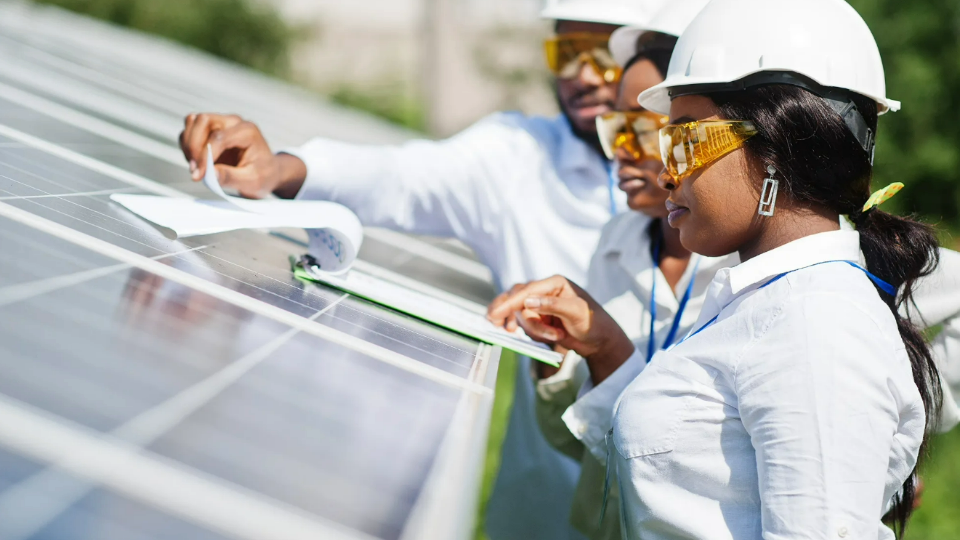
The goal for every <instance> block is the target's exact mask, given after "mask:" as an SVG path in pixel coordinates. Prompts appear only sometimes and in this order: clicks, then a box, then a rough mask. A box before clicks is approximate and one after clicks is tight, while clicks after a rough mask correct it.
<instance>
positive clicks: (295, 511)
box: [0, 2, 498, 539]
mask: <svg viewBox="0 0 960 540" xmlns="http://www.w3.org/2000/svg"><path fill="white" fill-rule="evenodd" d="M200 109H208V110H235V111H243V112H245V114H249V115H250V116H252V117H254V118H258V119H259V118H262V119H264V124H265V128H266V130H267V132H268V133H269V134H270V135H271V136H272V137H274V139H275V140H278V141H281V142H285V143H291V142H296V141H299V140H302V139H303V138H305V137H307V136H308V135H309V134H312V133H314V132H317V133H323V132H324V131H325V130H331V131H336V133H330V134H332V135H336V136H339V137H341V138H347V139H351V138H352V139H354V140H357V139H364V140H378V141H388V140H390V141H395V140H399V139H400V138H401V137H402V134H400V133H396V132H393V131H391V130H389V129H385V128H382V127H380V126H377V125H375V124H374V123H373V121H371V120H368V119H363V118H361V119H357V118H355V117H353V116H351V115H349V114H348V113H345V112H341V111H338V110H336V109H331V108H329V107H326V106H324V105H322V104H319V103H317V102H315V101H314V100H313V98H310V97H309V96H306V95H304V94H302V93H300V92H299V91H297V90H294V89H290V88H288V87H285V86H282V85H280V84H279V83H275V82H273V81H269V80H267V79H264V78H262V77H260V76H258V75H255V74H251V73H248V72H245V71H243V70H240V69H239V68H236V67H234V66H228V65H224V64H221V63H219V62H216V61H214V60H211V59H209V58H206V57H203V56H201V55H197V54H196V53H192V52H190V51H186V50H182V49H179V48H177V47H175V46H173V45H170V44H166V43H158V42H156V41H154V40H152V39H151V38H147V37H144V36H138V35H131V34H128V33H126V32H123V31H121V30H118V29H113V28H109V27H107V26H105V25H102V24H100V23H93V22H90V21H87V20H84V19H81V18H78V17H75V16H72V15H68V14H64V13H61V12H58V11H50V10H36V9H34V8H29V7H26V6H24V5H21V4H8V3H2V2H0V448H3V449H4V450H2V451H0V537H2V538H34V537H35V538H85V537H91V538H105V539H106V538H125V539H126V538H207V537H211V538H214V537H220V536H229V537H242V538H265V537H269V538H281V537H287V538H304V537H312V538H317V537H323V538H334V537H343V538H369V537H375V538H421V537H428V536H429V535H434V536H435V537H438V538H450V537H453V536H450V535H451V534H453V535H463V534H466V533H467V531H468V528H469V525H470V519H471V518H472V512H473V508H472V502H473V501H474V500H475V497H476V493H475V491H476V486H477V478H478V472H479V470H478V467H479V463H480V461H481V455H482V452H481V449H482V447H483V442H484V440H485V428H486V422H487V419H488V417H489V409H490V404H491V401H492V378H493V376H494V375H495V372H496V361H497V357H498V356H497V354H498V351H497V350H495V349H492V348H490V347H487V346H483V345H480V344H478V343H477V342H475V341H473V340H469V339H466V338H464V337H462V336H458V335H455V334H452V333H450V332H447V331H445V330H442V329H439V328H436V327H432V326H430V325H427V324H424V323H422V322H420V321H417V320H414V319H411V318H409V317H406V316H403V315H400V314H397V313H394V312H391V311H388V310H385V309H383V308H381V307H379V306H376V305H373V304H371V303H369V302H366V301H363V300H360V299H357V298H354V297H352V296H349V295H346V294H343V293H341V292H339V291H335V290H332V289H328V288H324V287H321V286H316V285H304V284H303V283H301V282H299V281H297V280H295V279H294V278H293V277H292V276H291V274H290V272H289V269H288V268H287V256H288V255H290V254H291V253H296V252H297V251H298V250H300V249H301V248H300V247H299V246H298V245H297V244H295V243H293V242H290V241H287V240H285V239H284V238H283V237H281V236H276V235H267V234H264V233H263V232H256V231H237V232H232V233H226V234H221V235H215V236H206V237H196V238H188V239H182V240H170V239H167V238H165V237H164V236H163V235H161V234H160V233H159V232H157V231H156V230H155V229H153V228H152V227H150V226H149V225H147V224H145V223H144V222H142V221H140V220H139V219H138V218H136V217H134V216H132V215H130V214H128V213H126V212H125V211H123V210H122V209H121V208H119V207H117V206H116V205H114V204H112V203H111V202H110V201H109V195H110V194H112V193H121V192H122V193H128V192H130V193H138V192H139V193H156V194H166V195H171V196H182V195H184V194H186V195H200V194H202V190H201V189H199V188H198V187H197V185H196V184H193V183H191V182H189V178H188V177H187V175H186V172H185V165H184V164H183V161H182V158H181V157H180V156H179V154H178V150H177V148H176V141H175V137H176V134H177V132H178V131H179V120H178V118H179V117H180V116H182V115H183V114H185V113H186V112H190V111H192V110H200ZM318 126H319V128H318ZM287 235H294V236H295V235H296V233H295V232H290V231H288V232H287ZM384 238H386V241H384V242H381V243H379V244H378V243H377V242H376V240H375V239H374V241H372V242H368V244H367V246H366V248H365V250H364V252H363V254H362V256H363V257H364V258H365V259H366V261H367V262H366V263H361V265H364V264H365V265H366V266H365V268H367V269H368V270H370V271H377V272H381V273H383V274H385V275H392V274H391V271H400V272H403V273H404V274H406V276H405V277H400V276H394V277H395V278H396V279H397V280H399V281H402V282H404V283H407V284H411V285H413V286H416V287H418V288H421V289H422V290H424V291H430V290H431V288H430V287H427V286H425V285H423V284H422V283H417V282H416V281H415V280H417V279H418V278H419V279H421V280H422V279H425V278H426V279H433V278H434V277H435V276H444V278H445V280H437V281H434V282H433V283H435V284H437V283H439V285H440V286H442V287H444V288H445V289H446V292H435V294H438V295H446V297H448V298H449V297H450V295H449V293H451V292H454V293H460V294H464V295H466V296H468V297H472V298H474V299H483V298H484V297H485V296H486V295H488V294H489V284H488V283H486V282H485V281H484V274H483V272H482V271H480V270H478V269H477V266H476V263H474V262H473V261H470V260H468V259H465V258H464V257H463V256H462V255H461V254H460V253H459V252H458V248H456V247H452V246H450V245H448V244H446V243H442V242H434V243H430V244H425V243H423V242H419V241H414V240H404V242H401V244H400V247H396V245H394V247H392V248H390V249H387V244H388V243H389V244H395V242H393V241H391V239H392V238H394V237H392V236H384ZM404 247H407V248H409V249H404ZM424 255H426V257H430V258H432V260H431V259H428V258H425V257H424ZM371 260H372V261H374V262H377V263H380V264H382V265H388V266H391V268H390V269H389V270H383V269H378V268H377V267H376V266H373V265H371V264H370V262H369V261H371ZM454 269H459V270H460V271H459V272H455V271H452V270H454ZM456 301H458V302H461V303H463V304H464V305H471V304H470V302H468V301H463V300H459V299H458V300H456ZM451 493H452V494H453V495H455V496H453V497H451V496H450V495H451ZM428 531H429V532H428ZM318 535H319V536H318Z"/></svg>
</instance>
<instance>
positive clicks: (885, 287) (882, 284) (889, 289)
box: [648, 260, 897, 361]
mask: <svg viewBox="0 0 960 540" xmlns="http://www.w3.org/2000/svg"><path fill="white" fill-rule="evenodd" d="M835 262H842V263H847V264H849V265H850V266H852V267H854V268H856V269H857V270H860V271H861V272H863V273H864V274H866V275H867V277H868V278H870V281H872V282H873V284H874V285H876V286H877V288H879V289H880V290H881V291H883V292H885V293H887V294H889V295H890V296H896V295H897V289H896V288H895V287H894V286H893V285H891V284H889V283H887V282H886V281H884V280H882V279H880V278H878V277H877V276H875V275H873V274H871V273H870V272H869V271H868V270H867V269H866V268H864V267H862V266H860V265H859V264H857V263H855V262H852V261H840V260H836V261H823V262H818V263H816V264H811V265H810V266H804V267H803V268H797V269H796V270H790V271H789V272H784V273H782V274H778V275H776V276H774V277H773V279H771V280H770V281H768V282H766V283H764V284H763V285H761V286H760V287H758V289H757V290H760V289H762V288H764V287H766V286H768V285H770V284H772V283H774V282H776V281H779V280H780V279H781V278H783V276H785V275H787V274H790V273H792V272H796V271H797V270H803V269H804V268H811V267H813V266H820V265H821V264H827V263H835ZM718 317H720V314H719V313H717V314H716V315H714V316H713V318H712V319H710V320H709V321H707V323H706V324H704V325H703V326H701V327H700V328H698V329H697V330H696V331H695V332H691V333H690V334H688V335H687V337H685V338H683V339H681V340H680V343H683V342H684V341H686V340H688V339H690V338H692V337H693V336H695V335H697V334H699V333H700V332H703V331H704V330H705V329H706V328H707V327H708V326H710V325H711V324H713V323H715V322H717V318H718ZM648 361H649V360H648Z"/></svg>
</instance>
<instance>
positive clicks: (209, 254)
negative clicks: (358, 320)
mask: <svg viewBox="0 0 960 540" xmlns="http://www.w3.org/2000/svg"><path fill="white" fill-rule="evenodd" d="M2 128H3V126H2V125H0V132H2ZM7 166H10V167H14V166H13V165H10V164H7ZM24 172H26V174H30V175H33V173H30V172H28V171H24ZM0 176H3V175H0ZM121 179H124V180H125V179H126V178H125V177H124V176H121ZM11 180H12V181H14V182H17V183H21V182H19V181H17V180H15V179H11ZM44 180H46V181H50V180H49V179H46V178H44ZM147 182H150V181H149V180H147ZM53 183H55V184H57V183H56V182H53ZM57 185H60V186H61V187H65V186H62V185H61V184H57ZM158 185H159V184H158ZM29 187H30V188H31V189H35V190H38V191H42V190H40V189H39V188H37V187H36V186H29ZM45 195H51V196H55V194H49V193H45ZM97 213H98V214H100V215H101V216H103V217H104V218H106V219H108V220H113V221H117V222H118V223H123V222H120V221H118V220H117V218H115V217H113V216H110V215H107V214H103V213H100V212H97ZM98 228H100V229H102V230H104V231H107V232H109V233H111V234H114V235H118V236H123V235H120V234H119V233H118V232H117V231H116V230H112V229H107V228H104V227H99V226H98ZM124 238H127V239H128V240H131V241H134V242H137V243H140V244H142V245H146V244H143V243H142V242H139V241H137V240H134V239H132V238H129V237H124ZM207 255H208V256H210V257H212V258H216V259H218V260H220V261H221V262H223V263H224V264H230V265H233V266H237V267H239V268H243V269H244V270H248V271H250V270H249V269H247V268H244V267H243V266H241V265H238V264H237V263H235V262H233V261H230V260H227V259H222V258H219V257H217V256H216V255H213V254H211V253H207ZM217 273H218V274H219V275H221V276H223V277H226V278H228V279H234V278H233V277H232V276H229V275H226V274H223V273H222V272H217ZM266 277H267V278H268V279H271V280H274V281H276V282H277V283H281V282H279V281H278V280H276V279H275V278H273V277H271V276H266ZM265 292H269V291H265ZM449 296H452V295H449ZM347 309H351V308H350V307H349V306H347ZM472 310H474V311H476V306H472ZM371 316H372V317H373V318H376V319H379V320H381V321H382V322H384V323H386V324H388V325H390V326H396V325H394V324H393V323H391V322H389V321H386V320H385V319H380V318H379V317H377V316H375V315H371ZM385 337H388V338H390V336H385ZM390 339H392V338H390ZM427 339H431V338H429V336H427ZM463 352H468V353H469V352H470V351H463ZM441 359H442V360H445V359H443V358H441Z"/></svg>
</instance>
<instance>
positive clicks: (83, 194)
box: [0, 175, 140, 201]
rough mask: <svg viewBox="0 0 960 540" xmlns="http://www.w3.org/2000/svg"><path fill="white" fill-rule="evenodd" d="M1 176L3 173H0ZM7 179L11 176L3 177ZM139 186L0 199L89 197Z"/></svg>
mask: <svg viewBox="0 0 960 540" xmlns="http://www.w3.org/2000/svg"><path fill="white" fill-rule="evenodd" d="M0 176H3V175H0ZM5 178H7V179H9V180H13V179H12V178H9V177H5ZM139 189H140V188H134V187H128V188H115V189H100V190H97V191H78V192H75V193H46V194H44V195H5V196H3V197H0V201H12V200H15V199H49V198H52V197H56V198H62V197H90V196H94V195H112V194H114V193H129V192H131V191H136V190H139Z"/></svg>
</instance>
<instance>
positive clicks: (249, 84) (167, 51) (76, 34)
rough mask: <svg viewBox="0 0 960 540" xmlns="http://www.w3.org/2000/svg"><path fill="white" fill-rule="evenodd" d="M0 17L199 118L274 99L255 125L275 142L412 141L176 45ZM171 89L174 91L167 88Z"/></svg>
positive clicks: (40, 18) (49, 16) (63, 21)
mask: <svg viewBox="0 0 960 540" xmlns="http://www.w3.org/2000/svg"><path fill="white" fill-rule="evenodd" d="M0 10H3V11H2V12H5V13H4V15H5V17H0V27H2V28H3V30H4V31H6V32H9V33H11V34H14V35H19V36H20V39H21V40H24V41H31V43H34V44H36V45H38V46H40V45H42V46H46V47H52V48H57V47H60V49H59V50H60V51H61V53H64V54H65V55H66V56H75V57H79V58H83V59H84V61H88V60H89V59H93V60H100V64H99V67H100V68H101V70H111V72H113V73H116V74H118V75H126V74H131V75H135V76H144V77H146V79H147V80H149V81H150V82H151V85H156V86H160V87H164V88H166V89H167V91H170V92H180V93H183V94H186V95H190V96H193V97H194V98H195V99H200V100H202V103H205V104H206V106H205V107H202V108H201V109H199V110H223V109H222V108H221V107H218V106H217V103H221V102H222V101H215V100H211V99H204V96H207V95H214V96H218V98H220V100H223V99H226V98H232V99H234V100H236V101H235V102H234V103H231V104H226V105H228V106H229V107H232V108H233V109H234V110H237V111H254V110H258V109H259V108H260V107H262V104H263V103H264V100H263V99H260V96H262V95H274V96H277V97H278V98H279V99H274V100H270V106H271V108H270V109H269V110H264V112H265V113H266V116H264V117H263V118H260V117H259V115H257V120H258V121H259V122H267V121H277V122H281V123H280V124H278V125H277V127H278V128H281V129H278V130H269V132H270V133H272V134H274V135H283V134H284V133H300V137H301V138H303V137H306V136H309V135H311V134H312V133H306V132H303V127H304V126H305V125H306V126H310V125H313V126H317V125H319V126H323V125H334V126H337V128H338V132H339V133H340V134H341V135H342V136H344V137H346V138H347V139H349V140H355V141H357V142H359V141H365V142H372V143H396V142H399V141H402V140H405V139H409V138H410V137H411V136H412V135H413V134H412V133H410V132H409V131H406V130H403V129H402V128H399V127H396V126H390V125H387V124H385V123H383V122H382V121H379V120H376V119H374V118H373V117H371V116H369V115H365V114H362V113H358V112H356V111H350V110H348V109H346V108H344V107H342V106H338V105H333V104H331V103H329V102H327V101H324V100H322V99H321V98H319V97H318V96H316V95H314V94H312V93H309V92H307V91H305V90H302V89H299V88H296V87H292V86H290V85H287V84H284V83H280V82H278V81H276V80H275V79H272V78H270V77H268V76H266V75H264V74H262V73H259V72H256V71H254V70H251V69H249V68H243V67H241V66H237V65H232V64H227V63H224V62H222V61H218V60H215V59H213V58H212V57H210V56H209V55H206V54H203V53H199V52H197V51H195V50H193V49H190V48H188V47H184V46H180V45H179V44H176V43H171V42H163V41H161V40H156V39H153V38H147V37H146V36H142V35H137V34H135V33H132V32H129V31H124V30H121V29H118V28H115V27H112V26H110V25H106V24H103V23H100V22H98V21H92V20H90V19H86V18H84V17H81V16H78V15H75V14H73V13H69V12H66V11H63V10H59V9H56V8H30V9H9V6H8V7H7V9H4V4H3V3H2V2H0ZM20 28H31V31H30V32H29V33H26V34H24V33H22V32H21V31H19V29H20ZM197 73H204V74H206V75H207V79H209V80H211V81H216V84H205V81H204V80H203V79H202V78H200V77H197V76H196V75H195V74H197ZM134 78H136V77H134ZM172 81H179V82H180V83H181V84H180V86H179V88H178V89H177V90H173V89H172V88H171V87H170V83H171V82H172ZM234 87H236V88H244V89H249V92H239V91H233V90H234ZM187 90H189V91H187ZM252 96H254V97H252ZM353 126H355V127H356V128H355V129H354V127H353ZM298 130H299V131H298Z"/></svg>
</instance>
